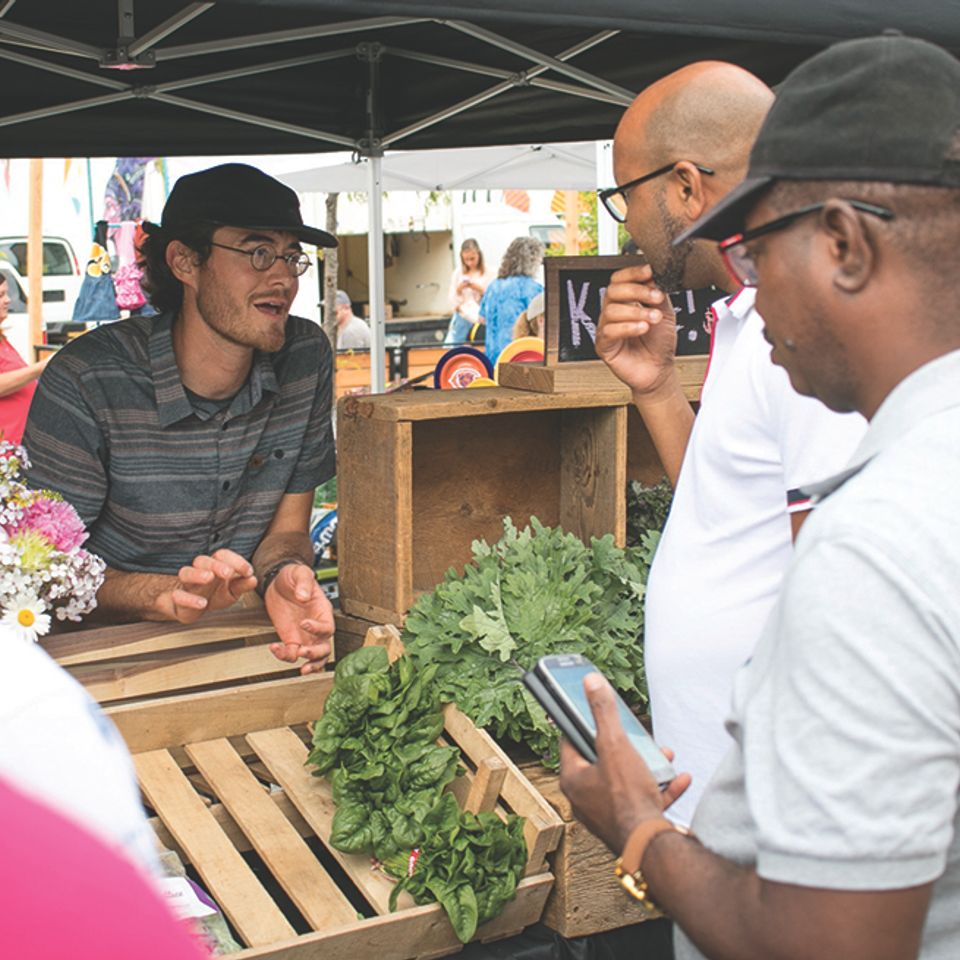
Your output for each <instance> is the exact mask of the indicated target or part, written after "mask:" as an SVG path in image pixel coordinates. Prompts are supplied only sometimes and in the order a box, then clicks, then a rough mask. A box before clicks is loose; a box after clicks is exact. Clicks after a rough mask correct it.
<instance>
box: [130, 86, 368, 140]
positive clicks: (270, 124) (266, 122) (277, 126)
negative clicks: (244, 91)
mask: <svg viewBox="0 0 960 960" xmlns="http://www.w3.org/2000/svg"><path fill="white" fill-rule="evenodd" d="M143 95H144V97H146V98H148V99H151V100H158V101H159V102H160V103H169V104H170V105H171V106H174V107H183V108H184V109H185V110H194V111H196V112H197V113H209V114H212V115H213V116H215V117H226V118H227V119H228V120H239V121H240V122H241V123H249V124H251V125H252V126H255V127H266V128H267V129H268V130H277V131H278V132H280V133H292V134H294V135H295V136H298V137H309V138H310V139H311V140H323V141H325V142H327V143H337V144H339V145H340V146H342V147H346V148H348V149H353V148H355V147H356V143H355V141H353V140H351V139H350V138H349V137H342V136H340V134H338V133H328V132H326V131H324V130H313V129H311V128H310V127H301V126H298V125H297V124H294V123H283V122H282V121H280V120H270V119H269V118H267V117H258V116H256V115H255V114H252V113H243V112H241V111H240V110H228V109H227V108H226V107H218V106H215V105H213V104H209V103H199V102H198V101H196V100H185V99H184V98H183V97H171V96H170V95H169V94H167V93H153V94H151V93H149V92H145V93H144V94H143Z"/></svg>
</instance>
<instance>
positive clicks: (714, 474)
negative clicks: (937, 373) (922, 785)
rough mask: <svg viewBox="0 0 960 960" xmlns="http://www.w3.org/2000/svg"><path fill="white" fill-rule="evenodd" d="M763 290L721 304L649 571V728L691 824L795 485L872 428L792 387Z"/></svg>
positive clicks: (782, 544) (825, 468)
mask: <svg viewBox="0 0 960 960" xmlns="http://www.w3.org/2000/svg"><path fill="white" fill-rule="evenodd" d="M754 296H755V291H753V290H751V289H744V290H742V291H741V292H740V293H739V294H738V295H736V296H735V297H734V298H732V299H731V300H730V301H729V302H728V301H724V300H721V301H718V302H717V303H716V304H714V307H713V309H714V313H715V316H716V319H715V321H714V323H715V326H714V332H713V348H712V353H711V359H710V366H709V369H708V371H707V377H706V381H705V383H704V386H703V392H702V395H701V408H700V412H699V414H698V415H697V418H696V421H695V422H694V426H693V432H692V434H691V436H690V442H689V444H688V446H687V451H686V455H685V456H684V460H683V466H682V468H681V470H680V478H679V481H678V483H677V489H676V492H675V496H674V501H673V506H672V509H671V511H670V517H669V519H668V521H667V526H666V529H665V530H664V534H663V538H662V540H661V541H660V546H659V548H658V550H657V554H656V557H655V558H654V562H653V568H652V570H651V571H650V579H649V583H648V585H647V600H646V618H645V623H646V627H645V648H646V651H645V662H646V671H647V681H648V684H649V687H650V699H651V712H652V716H653V727H654V735H655V736H656V738H657V742H658V743H660V744H662V745H663V746H669V747H672V748H673V749H674V750H676V753H677V757H676V761H675V766H676V768H677V770H686V771H689V772H690V773H691V774H692V775H693V784H692V785H691V787H690V789H689V790H688V791H687V792H686V794H684V796H683V797H681V798H680V800H678V801H677V802H676V803H675V804H674V805H673V807H672V808H671V810H670V815H671V816H672V817H673V818H674V819H675V820H677V821H678V822H680V823H683V824H689V822H690V820H691V818H692V816H693V811H694V808H695V807H696V803H697V800H698V799H699V797H700V795H701V793H702V792H703V789H704V787H705V786H706V785H707V782H708V781H709V779H710V777H711V776H712V775H713V772H714V770H715V769H716V767H717V765H718V764H719V762H720V759H721V758H722V757H723V755H724V754H725V753H726V751H727V749H728V747H729V746H730V737H729V735H728V734H727V732H726V730H725V729H724V726H723V724H724V720H725V719H726V717H727V714H728V712H729V709H730V695H731V690H732V687H733V677H734V674H735V673H736V671H737V669H738V668H739V667H740V665H741V664H742V663H743V662H744V661H745V660H746V659H747V658H748V657H749V656H750V655H751V654H752V652H753V648H754V645H755V644H756V641H757V639H758V637H759V636H760V631H761V628H762V627H763V624H764V622H765V621H766V619H767V616H768V614H769V613H770V610H771V608H772V607H773V603H774V601H775V599H776V596H777V592H778V591H779V589H780V582H781V580H782V578H783V574H784V571H785V570H786V568H787V564H788V563H789V562H790V559H791V556H792V553H793V546H792V537H791V530H790V518H789V512H790V511H792V510H805V509H808V508H809V502H808V501H806V500H805V499H804V498H803V497H802V495H801V494H800V493H799V488H800V487H801V485H802V484H803V483H806V482H809V481H812V480H818V479H820V478H822V477H825V476H828V475H829V474H831V473H835V472H836V471H837V470H839V469H840V468H841V467H842V466H844V465H845V464H846V463H847V462H848V460H849V459H850V455H851V454H852V452H853V450H854V448H855V447H856V445H857V442H858V441H859V439H860V438H861V436H862V435H863V433H864V430H865V429H866V423H865V421H864V420H863V418H862V417H860V416H859V415H858V414H844V415H839V414H835V413H832V412H831V411H829V410H828V409H827V408H826V407H825V406H823V405H822V404H821V403H819V402H818V401H816V400H812V399H810V398H808V397H801V396H800V395H799V394H797V393H796V392H795V391H794V390H793V388H792V387H791V386H790V380H789V378H788V377H787V375H786V373H785V372H784V371H783V369H782V368H780V367H775V366H774V365H773V364H772V363H771V361H770V346H769V344H768V343H767V342H766V341H765V340H764V339H763V336H762V330H763V321H762V320H761V318H760V316H759V314H758V313H757V312H756V311H755V310H754V309H753V301H754Z"/></svg>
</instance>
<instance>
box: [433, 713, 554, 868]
mask: <svg viewBox="0 0 960 960" xmlns="http://www.w3.org/2000/svg"><path fill="white" fill-rule="evenodd" d="M443 712H444V722H445V727H446V730H447V733H449V735H450V736H451V737H452V738H453V740H454V741H456V743H457V745H458V746H459V747H460V749H461V750H463V751H464V752H465V753H466V754H467V755H468V756H469V757H470V758H471V759H472V760H473V762H474V763H475V764H476V763H479V761H480V760H481V759H482V758H483V757H487V756H495V757H497V758H498V759H500V760H501V761H503V763H504V765H505V766H506V770H507V772H506V776H505V777H504V781H503V786H502V787H501V788H500V797H501V799H502V800H503V802H504V803H505V804H506V805H507V806H509V807H510V809H511V810H512V811H513V812H514V813H516V814H519V815H520V816H521V817H524V818H525V819H526V824H525V826H524V831H523V832H524V838H525V839H526V842H527V856H528V867H527V869H528V871H530V872H536V871H538V870H540V868H541V867H542V863H543V861H542V859H541V860H540V861H539V862H536V861H535V860H534V857H541V858H542V857H543V856H544V855H545V854H547V853H549V852H551V851H553V850H556V848H557V845H558V844H559V843H560V839H561V837H562V835H563V821H562V820H561V819H560V817H559V816H558V814H557V812H556V811H555V810H554V809H553V807H552V806H550V804H549V803H547V801H546V800H544V798H543V797H541V796H540V794H539V793H538V792H537V790H536V789H535V788H534V787H533V785H532V784H531V783H530V781H529V780H528V779H527V778H526V777H525V776H524V774H523V773H522V772H521V771H520V768H519V767H517V765H516V764H515V763H514V762H513V761H512V760H511V759H510V758H509V757H508V756H507V755H506V754H505V753H504V752H503V750H501V749H500V747H499V745H498V744H497V743H496V741H495V740H494V739H493V737H491V736H490V734H489V733H487V732H486V730H480V729H479V728H477V727H476V726H474V724H473V722H472V721H471V720H470V718H469V717H467V716H466V715H465V714H463V713H461V712H460V710H459V709H457V707H456V705H455V704H452V703H450V704H447V706H446V707H444V711H443Z"/></svg>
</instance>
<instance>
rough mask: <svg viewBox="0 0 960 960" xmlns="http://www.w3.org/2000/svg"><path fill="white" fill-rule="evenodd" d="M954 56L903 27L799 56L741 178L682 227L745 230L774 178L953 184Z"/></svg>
mask: <svg viewBox="0 0 960 960" xmlns="http://www.w3.org/2000/svg"><path fill="white" fill-rule="evenodd" d="M958 130H960V61H958V60H957V59H956V58H955V57H953V56H951V55H950V54H949V53H947V51H946V50H943V49H942V48H940V47H938V46H935V45H934V44H932V43H927V42H926V41H924V40H916V39H913V38H911V37H904V36H902V35H884V36H880V37H869V38H864V39H860V40H849V41H846V42H844V43H838V44H836V45H835V46H832V47H829V48H828V49H826V50H824V51H823V52H822V53H818V54H817V55H816V56H814V57H811V58H810V59H809V60H807V61H805V62H804V63H802V64H800V66H799V67H797V68H796V69H795V70H794V71H793V72H792V73H790V75H789V76H788V77H787V78H786V80H784V81H783V83H782V84H781V85H780V87H779V88H778V90H777V99H776V100H775V101H774V104H773V106H772V107H771V108H770V112H769V113H768V114H767V117H766V120H764V123H763V126H762V127H761V128H760V132H759V133H758V134H757V140H756V143H755V144H754V146H753V149H752V150H751V152H750V165H749V168H748V171H747V177H746V179H745V180H744V181H743V183H741V184H740V185H739V186H738V187H736V188H735V189H734V190H732V191H731V192H730V193H728V194H727V195H726V196H725V197H724V198H723V199H722V200H721V201H720V202H719V203H718V204H717V205H716V206H715V207H714V208H713V209H712V210H710V211H709V212H708V213H707V214H706V215H705V216H703V217H701V218H700V219H699V220H698V221H697V222H696V223H695V224H694V225H693V226H692V227H691V228H690V229H689V230H687V231H686V232H684V233H682V234H681V235H680V236H679V237H677V238H676V240H674V244H675V245H676V244H678V243H683V242H684V241H685V240H690V239H692V238H693V237H705V238H707V239H710V240H724V239H726V238H727V237H730V236H733V235H734V234H735V233H740V232H742V231H743V221H744V218H745V217H746V215H747V214H748V213H749V212H750V210H751V208H752V207H753V205H754V204H755V203H756V202H757V201H758V200H759V199H760V195H761V194H762V192H763V191H764V190H766V189H767V188H768V187H769V186H770V185H771V184H772V183H774V182H775V181H777V180H863V181H875V182H879V183H912V184H919V185H924V184H925V185H928V186H942V187H960V139H956V137H957V133H958Z"/></svg>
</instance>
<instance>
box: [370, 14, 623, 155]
mask: <svg viewBox="0 0 960 960" xmlns="http://www.w3.org/2000/svg"><path fill="white" fill-rule="evenodd" d="M618 32H619V31H617V30H602V31H600V33H595V34H593V36H591V37H587V38H586V39H585V40H581V41H580V43H577V44H574V46H572V47H569V48H568V49H566V50H564V51H563V52H562V53H558V54H557V56H556V59H557V60H571V59H572V58H573V57H576V56H579V55H580V54H581V53H584V52H585V51H587V50H589V49H591V48H592V47H595V46H597V45H598V44H601V43H603V42H605V41H606V40H609V39H610V38H611V37H615V36H616V35H617V34H618ZM547 69H548V68H547V67H545V66H541V67H534V68H533V69H531V70H527V71H526V72H525V74H523V75H520V74H517V75H516V76H515V77H514V78H513V79H511V80H507V81H505V82H503V83H498V84H496V86H493V87H490V88H489V89H488V90H485V91H483V92H482V93H478V94H476V95H475V96H473V97H468V98H467V99H466V100H461V101H460V103H456V104H454V105H453V106H451V107H447V109H446V110H441V111H439V112H438V113H435V114H433V115H432V116H429V117H425V118H424V119H423V120H419V121H417V123H412V124H410V126H409V127H404V128H403V129H402V130H397V131H395V132H394V133H391V134H388V135H387V136H385V137H383V138H382V141H383V145H384V146H385V147H389V146H391V145H392V144H394V143H396V142H397V141H398V140H402V139H403V138H404V137H409V136H411V135H412V134H414V133H419V132H420V131H421V130H425V129H426V128H427V127H432V126H433V125H434V124H437V123H440V122H442V121H443V120H447V119H448V118H450V117H454V116H456V115H457V114H458V113H463V112H464V111H465V110H469V109H470V108H471V107H475V106H477V105H478V104H480V103H483V102H484V101H486V100H490V99H492V98H493V97H496V96H499V95H500V94H501V93H505V92H506V91H507V90H512V89H513V88H514V87H515V86H516V85H517V83H518V82H522V79H523V78H524V77H525V78H526V80H529V79H531V78H532V77H538V76H539V75H540V74H541V73H545V72H546V71H547ZM631 99H632V97H631Z"/></svg>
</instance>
